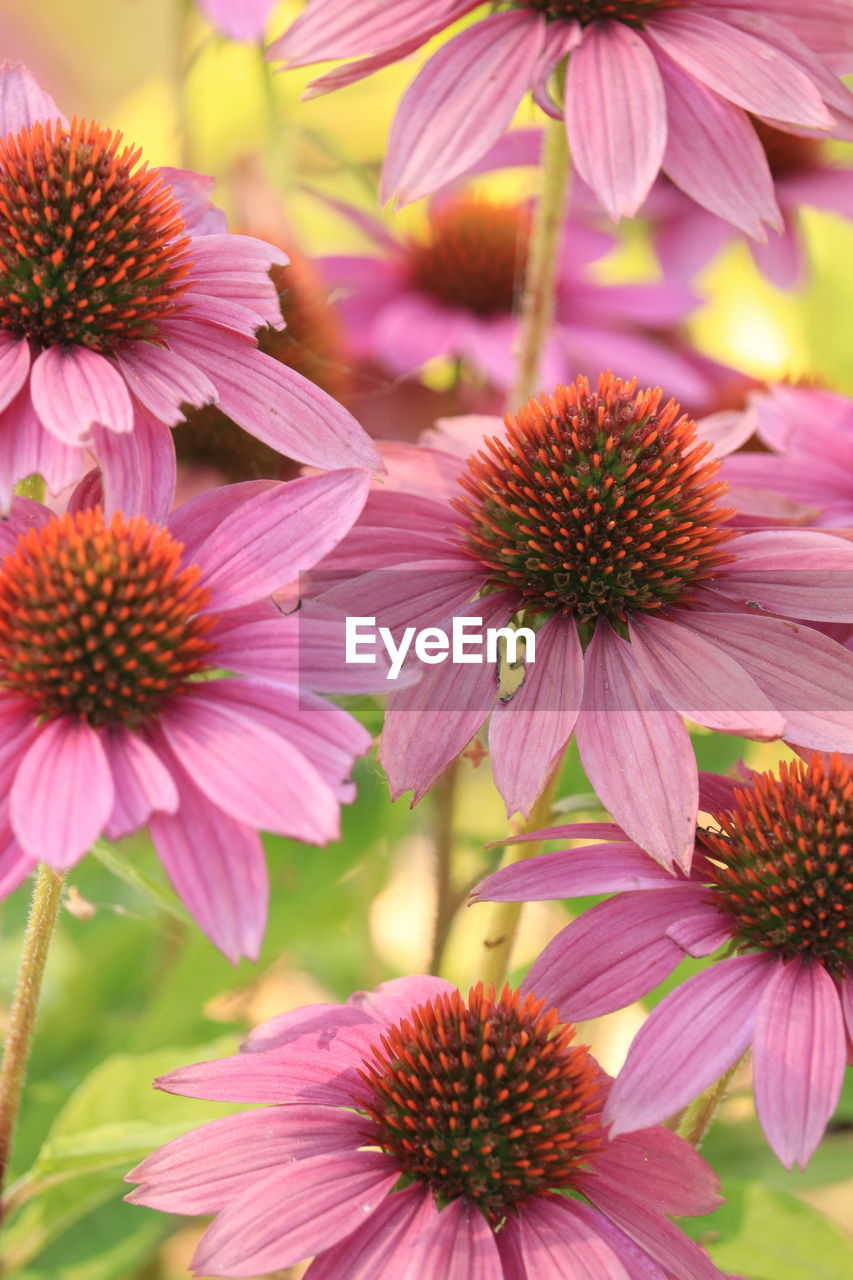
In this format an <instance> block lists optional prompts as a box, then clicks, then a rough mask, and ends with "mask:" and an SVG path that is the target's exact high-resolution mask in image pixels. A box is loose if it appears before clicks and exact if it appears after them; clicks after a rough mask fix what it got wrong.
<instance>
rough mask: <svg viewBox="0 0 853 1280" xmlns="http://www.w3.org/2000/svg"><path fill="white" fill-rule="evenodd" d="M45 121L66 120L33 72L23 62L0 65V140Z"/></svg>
mask: <svg viewBox="0 0 853 1280" xmlns="http://www.w3.org/2000/svg"><path fill="white" fill-rule="evenodd" d="M48 120H62V121H63V123H64V122H65V117H64V116H63V114H62V112H61V111H60V110H59V107H58V106H57V105H56V103H55V102H54V100H53V98H51V96H50V94H49V93H45V91H44V89H42V87H41V85H40V84H39V83H38V81H37V80H36V78H35V76H34V75H33V74H32V72H31V71H28V70H27V68H26V67H25V66H24V64H23V63H22V62H3V63H2V64H0V138H5V137H6V135H7V134H9V133H18V132H19V131H20V130H21V129H25V128H27V126H28V125H32V124H36V123H38V122H39V121H42V122H44V121H48Z"/></svg>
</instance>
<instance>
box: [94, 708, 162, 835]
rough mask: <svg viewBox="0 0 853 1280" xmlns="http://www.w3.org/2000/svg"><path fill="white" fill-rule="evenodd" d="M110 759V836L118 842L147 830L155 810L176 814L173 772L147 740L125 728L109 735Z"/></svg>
mask: <svg viewBox="0 0 853 1280" xmlns="http://www.w3.org/2000/svg"><path fill="white" fill-rule="evenodd" d="M108 758H109V762H110V769H111V771H112V775H113V786H114V789H115V800H114V803H113V811H112V813H111V814H110V820H109V823H108V824H107V829H106V830H107V836H108V837H109V839H110V840H118V839H120V838H121V837H122V836H126V835H129V834H130V832H132V831H136V830H137V829H138V828H139V827H143V826H144V825H145V823H146V822H147V821H148V818H149V816H150V814H151V812H152V811H153V810H157V811H159V812H163V813H174V812H175V810H176V809H177V807H178V789H177V787H176V786H175V782H174V779H173V778H172V776H171V774H170V773H169V770H168V769H167V768H166V766H165V765H164V763H163V761H162V760H161V759H160V757H159V756H158V755H157V753H156V751H154V750H153V749H152V748H151V747H150V746H149V745H148V743H147V742H146V741H145V739H144V738H141V737H140V736H139V734H135V733H131V732H130V731H129V730H127V729H125V728H119V729H115V730H113V731H112V732H111V733H110V735H109V750H108Z"/></svg>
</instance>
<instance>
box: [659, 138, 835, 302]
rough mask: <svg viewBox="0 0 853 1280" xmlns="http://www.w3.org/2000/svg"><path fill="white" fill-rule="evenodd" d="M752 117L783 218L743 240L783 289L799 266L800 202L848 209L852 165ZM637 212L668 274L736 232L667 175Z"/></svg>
mask: <svg viewBox="0 0 853 1280" xmlns="http://www.w3.org/2000/svg"><path fill="white" fill-rule="evenodd" d="M752 123H753V126H754V128H755V131H756V133H757V134H758V137H759V139H760V141H761V145H762V147H763V148H764V154H765V155H766V156H767V163H768V165H769V166H770V172H771V174H772V175H773V183H774V186H775V188H776V199H777V201H778V203H779V208H780V210H781V213H782V225H781V227H780V228H779V229H778V231H776V230H774V231H771V232H770V233H769V235H768V236H767V240H766V241H765V242H763V243H762V242H761V241H758V240H752V241H750V242H749V249H750V252H751V253H752V256H753V259H754V261H755V265H756V266H757V267H758V270H759V271H760V272H761V273H762V275H764V276H766V277H767V279H768V280H770V281H771V282H772V283H773V284H775V285H776V286H777V287H778V288H780V289H790V288H793V287H794V286H796V285H797V284H799V283H800V282H801V281H802V279H803V276H804V275H805V273H806V270H805V256H806V255H805V246H804V244H803V236H802V233H801V229H800V225H799V223H800V218H799V214H800V210H801V209H803V208H809V209H822V210H826V211H827V212H829V213H837V214H840V215H841V216H842V217H845V218H848V219H849V218H851V217H853V169H851V168H850V167H849V166H846V167H845V166H842V165H838V164H834V163H833V162H832V161H831V160H830V159H829V157H828V156H827V155H826V150H825V148H824V147H823V146H822V144H821V142H820V140H819V139H818V138H812V137H800V136H798V135H797V134H793V133H783V132H782V131H781V130H780V129H775V128H773V127H772V126H771V125H767V124H764V123H763V122H762V121H761V120H758V119H754V120H753V122H752ZM640 217H643V218H648V219H649V220H650V221H651V224H652V228H653V235H654V244H655V249H656V251H657V254H658V257H659V259H660V262H661V266H662V267H663V269H664V270H665V271H666V272H667V273H669V274H671V275H672V276H673V277H674V278H675V279H679V278H680V279H690V278H691V277H692V276H693V275H695V273H696V272H697V271H698V270H699V269H700V268H701V267H703V266H705V264H706V263H707V262H709V261H710V260H711V258H712V257H713V256H714V254H715V253H717V252H718V251H719V250H720V249H722V247H723V246H724V245H725V244H727V243H728V242H729V241H731V240H733V239H734V238H735V232H734V230H733V228H732V227H731V225H730V224H729V223H727V222H726V221H724V220H723V219H721V218H719V217H717V216H716V215H715V214H713V213H710V212H709V211H708V210H707V209H702V208H700V207H699V206H698V205H697V204H694V203H693V201H691V200H688V199H686V198H685V196H684V195H683V194H682V192H681V191H679V190H678V188H677V187H675V186H673V185H672V184H671V183H669V182H667V181H666V179H661V180H660V181H659V182H658V183H657V184H656V185H655V186H654V187H653V188H652V191H651V194H650V196H649V199H648V201H647V202H646V204H645V206H644V207H643V208H642V209H641V210H640Z"/></svg>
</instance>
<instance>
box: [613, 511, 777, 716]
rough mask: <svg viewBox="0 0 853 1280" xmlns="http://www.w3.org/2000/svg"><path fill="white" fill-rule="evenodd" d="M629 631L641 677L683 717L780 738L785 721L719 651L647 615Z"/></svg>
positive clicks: (683, 629)
mask: <svg viewBox="0 0 853 1280" xmlns="http://www.w3.org/2000/svg"><path fill="white" fill-rule="evenodd" d="M780 536H782V535H780ZM738 545H740V544H738ZM628 630H629V634H630V636H631V649H632V652H633V653H634V656H635V657H636V659H637V664H638V666H639V668H640V670H641V671H642V673H643V675H644V676H645V677H646V679H647V680H648V681H649V683H650V684H652V685H654V686H655V687H656V688H657V689H659V690H660V692H661V694H662V695H663V696H664V697H665V698H666V701H667V702H668V703H669V705H670V706H671V707H674V708H675V709H676V710H678V711H679V712H680V713H681V714H682V715H685V716H689V717H690V719H691V720H695V721H697V723H698V724H704V725H707V726H708V727H709V728H711V729H719V730H720V731H721V732H723V733H737V734H742V735H744V736H746V737H749V738H766V739H768V740H769V739H773V738H781V737H782V735H783V734H784V732H785V717H784V716H783V715H781V713H780V712H778V711H777V710H776V709H775V708H774V706H773V704H772V702H771V701H770V699H769V698H768V697H767V695H766V694H764V693H762V692H761V690H760V689H759V687H758V685H757V684H756V683H755V681H754V680H753V679H752V677H751V676H749V675H748V674H747V673H746V672H745V671H744V669H743V668H742V667H741V666H739V665H738V663H737V662H736V661H735V659H734V658H731V657H730V656H729V655H728V654H727V653H726V652H725V650H724V649H722V648H721V647H720V646H718V645H715V644H712V643H711V641H710V640H706V639H705V638H704V637H703V636H698V635H697V634H696V633H695V632H693V631H689V630H687V628H686V627H681V626H679V625H678V624H677V623H676V622H675V621H674V619H670V618H655V617H653V616H652V615H650V614H645V615H641V616H638V617H637V618H636V619H632V620H631V623H630V625H629V628H628Z"/></svg>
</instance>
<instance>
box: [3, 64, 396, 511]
mask: <svg viewBox="0 0 853 1280" xmlns="http://www.w3.org/2000/svg"><path fill="white" fill-rule="evenodd" d="M0 139H2V140H0V261H1V262H2V270H0V285H2V291H0V502H2V504H3V505H8V502H9V499H10V496H11V493H12V489H13V486H14V484H15V482H16V481H18V480H20V479H22V478H23V477H24V476H26V475H29V474H30V473H34V472H38V473H40V474H42V475H43V476H44V477H45V479H46V481H47V483H48V486H49V487H50V489H51V490H52V491H54V492H57V491H58V490H59V489H61V488H63V487H64V486H65V485H67V484H69V483H70V482H72V481H73V480H74V479H76V478H77V477H78V476H79V475H80V474H81V472H82V470H83V469H84V467H85V461H84V455H83V449H84V447H87V448H90V449H91V450H93V451H94V453H95V454H96V455H97V458H98V461H99V463H100V466H101V469H102V471H103V475H104V492H105V499H106V507H107V511H108V513H109V512H112V511H114V510H121V509H124V510H136V509H139V508H144V509H146V510H149V509H150V505H151V492H150V489H148V488H146V484H147V482H148V480H149V479H150V477H151V476H156V477H157V478H158V479H159V478H162V477H171V481H170V482H167V481H166V480H164V482H163V492H166V491H167V490H170V483H173V481H174V471H175V456H174V447H173V444H172V436H171V431H170V428H171V427H173V426H175V425H176V424H177V423H178V422H180V421H181V419H182V417H183V412H182V407H181V406H183V405H203V404H207V403H212V402H215V403H217V404H218V405H219V406H220V408H221V409H223V411H225V412H227V413H228V415H229V416H230V417H231V418H233V420H234V421H235V422H237V423H238V424H240V425H241V426H244V427H245V428H246V429H247V430H249V431H250V432H251V433H252V434H253V435H255V436H257V437H258V438H259V439H261V440H263V441H264V442H265V443H267V444H269V445H272V447H273V448H275V449H277V450H279V451H281V452H284V453H287V454H288V455H289V456H290V457H293V458H297V459H298V460H300V461H302V462H308V463H311V464H312V465H315V466H318V467H348V466H349V467H351V466H364V467H372V466H375V465H376V464H377V461H378V459H377V457H376V454H375V451H374V448H373V445H372V443H371V442H370V440H369V438H368V437H367V435H366V434H365V433H364V432H363V431H362V429H361V428H360V427H359V426H358V424H357V423H356V422H355V419H354V418H352V417H351V415H350V414H349V413H347V412H346V410H344V409H342V408H341V406H340V405H338V404H336V403H335V402H334V401H333V400H332V399H331V398H330V397H329V396H327V395H325V394H324V393H323V392H321V391H320V390H319V389H318V388H317V387H314V386H313V385H312V384H311V383H310V382H307V381H306V380H305V379H304V378H302V377H301V376H300V375H299V374H297V373H295V372H294V371H292V370H291V369H288V368H287V367H286V366H285V365H282V364H280V363H279V362H278V361H276V360H273V359H272V358H271V357H270V356H267V355H265V354H263V353H262V352H261V351H259V350H258V347H257V342H256V338H255V334H256V330H257V329H258V328H260V327H261V326H264V325H272V326H273V327H279V328H280V327H281V325H282V323H283V322H282V317H281V311H280V309H279V305H278V295H277V292H276V288H275V286H274V284H273V282H272V280H271V279H270V276H269V268H270V266H271V265H272V264H274V263H282V262H284V261H286V259H285V256H284V255H283V254H282V253H281V252H280V251H279V250H277V249H275V248H274V247H272V246H271V245H268V244H265V243H264V242H262V241H260V240H254V239H251V238H250V237H248V236H237V235H228V234H227V233H225V227H224V219H223V218H222V215H221V214H220V213H218V211H216V210H213V209H211V206H210V202H209V199H208V187H209V185H210V184H209V181H208V180H207V179H204V178H200V177H198V176H197V175H196V174H191V173H183V172H180V171H176V170H168V169H160V170H148V169H146V168H145V166H142V167H139V166H138V160H139V153H138V152H137V151H134V150H133V149H132V148H129V147H124V148H123V147H122V142H121V135H120V134H117V133H113V132H111V131H110V130H105V129H100V128H99V127H98V126H97V125H95V124H87V123H85V122H81V121H72V123H71V125H70V126H69V125H67V124H66V123H65V121H64V120H63V119H62V118H61V116H60V113H59V110H58V109H57V107H56V105H55V104H54V102H53V101H52V100H51V99H50V98H49V97H48V96H47V95H46V94H45V93H44V92H43V91H42V90H41V89H40V88H39V87H38V86H37V85H36V83H35V81H34V80H33V78H32V76H31V75H30V74H29V72H28V71H27V70H26V69H25V68H23V67H22V66H20V65H13V64H5V65H4V66H3V67H2V69H0ZM45 175H49V176H45ZM159 514H164V512H160V513H159Z"/></svg>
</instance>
